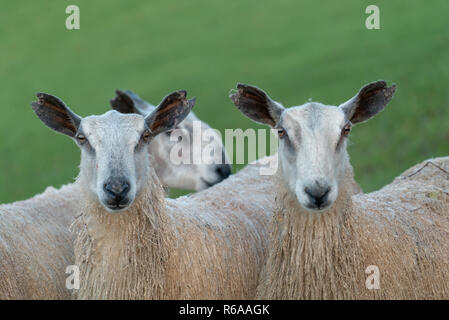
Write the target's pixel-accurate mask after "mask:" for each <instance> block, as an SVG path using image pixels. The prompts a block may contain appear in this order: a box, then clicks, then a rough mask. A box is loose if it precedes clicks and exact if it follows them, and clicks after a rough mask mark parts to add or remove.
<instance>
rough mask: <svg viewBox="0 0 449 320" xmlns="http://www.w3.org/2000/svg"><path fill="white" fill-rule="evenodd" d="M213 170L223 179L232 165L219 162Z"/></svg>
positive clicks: (229, 173)
mask: <svg viewBox="0 0 449 320" xmlns="http://www.w3.org/2000/svg"><path fill="white" fill-rule="evenodd" d="M215 171H216V172H217V174H218V175H219V176H220V178H221V179H222V180H224V179H226V178H227V177H229V176H230V175H231V172H232V167H231V165H229V164H220V165H217V167H216V168H215Z"/></svg>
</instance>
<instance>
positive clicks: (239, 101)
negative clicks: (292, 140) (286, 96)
mask: <svg viewBox="0 0 449 320" xmlns="http://www.w3.org/2000/svg"><path fill="white" fill-rule="evenodd" d="M229 98H231V100H232V102H233V103H234V104H235V105H236V107H237V108H238V109H239V110H240V111H241V112H242V113H243V114H244V115H245V116H247V117H248V118H250V119H251V120H254V121H256V122H258V123H262V124H267V125H269V126H270V127H272V128H274V127H275V126H276V125H277V123H278V122H279V119H280V117H281V114H282V112H283V111H284V109H285V108H284V107H283V106H282V105H281V104H280V103H279V102H276V101H274V100H272V99H271V98H270V97H269V96H268V94H266V93H265V92H264V91H263V90H261V89H259V88H257V87H254V86H251V85H247V84H241V83H239V84H237V92H233V93H232V94H231V95H230V96H229Z"/></svg>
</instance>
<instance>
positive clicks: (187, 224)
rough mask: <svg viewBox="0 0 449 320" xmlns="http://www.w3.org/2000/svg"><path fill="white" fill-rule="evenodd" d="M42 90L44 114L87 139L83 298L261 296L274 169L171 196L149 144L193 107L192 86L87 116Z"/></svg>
mask: <svg viewBox="0 0 449 320" xmlns="http://www.w3.org/2000/svg"><path fill="white" fill-rule="evenodd" d="M38 98H39V101H38V102H36V103H33V109H34V111H35V112H36V114H37V115H38V116H39V118H40V119H41V120H42V121H43V122H44V123H45V124H46V125H47V126H49V127H50V128H52V129H54V130H56V131H58V132H61V133H65V134H67V135H69V136H70V137H72V138H73V139H74V140H75V141H76V143H77V145H78V146H79V147H80V148H81V164H80V174H79V177H78V181H77V183H78V184H79V185H80V191H81V193H82V198H81V199H82V201H81V203H82V206H81V208H80V216H79V218H78V219H77V221H76V224H75V225H74V230H75V231H76V233H77V239H76V242H75V258H76V265H77V266H79V268H80V289H79V290H78V291H77V293H76V296H77V297H78V298H81V299H133V298H138V299H150V298H153V299H156V298H167V299H170V298H171V299H175V298H177V299H201V298H203V299H245V298H253V297H254V294H255V290H256V286H257V283H258V276H259V272H260V270H261V267H262V265H263V262H264V261H265V257H266V244H267V238H268V234H267V227H268V221H269V219H270V213H269V212H270V211H271V210H270V208H272V206H273V203H274V198H273V197H271V196H270V195H271V194H273V193H272V192H270V188H269V186H270V185H271V184H269V183H267V181H269V180H270V178H269V177H264V176H259V175H257V174H255V172H254V170H255V168H256V167H249V168H247V169H246V170H242V171H241V172H240V173H239V175H235V176H233V177H230V178H228V179H227V180H225V181H224V182H223V183H221V184H219V185H216V186H214V187H212V188H210V189H208V190H205V191H202V192H200V193H198V194H194V195H192V196H189V197H188V196H185V197H181V198H178V199H165V198H164V190H163V188H162V186H161V184H160V183H159V180H158V178H157V176H156V175H155V173H154V169H153V168H152V166H151V159H150V157H149V156H148V148H147V147H146V146H147V145H148V144H149V143H150V142H151V140H152V139H154V138H155V137H156V136H157V135H158V134H162V132H164V131H167V130H172V129H173V128H175V127H176V126H177V124H178V123H179V122H181V121H182V120H183V119H184V118H185V117H186V116H187V114H188V113H189V112H190V110H191V108H192V106H193V103H192V101H188V100H187V99H186V92H185V91H177V92H174V93H172V94H170V95H168V96H167V97H166V98H165V99H164V100H163V102H162V103H161V104H160V105H159V106H158V108H156V109H155V110H154V111H153V112H151V113H150V114H149V115H148V116H146V117H145V118H144V117H142V116H141V115H138V114H122V113H119V112H116V111H109V112H107V113H105V114H103V115H101V116H89V117H86V118H83V119H81V118H80V117H79V116H77V115H76V114H74V113H73V112H72V111H71V110H70V109H69V108H68V107H66V106H65V104H64V103H63V102H62V101H61V100H59V99H58V98H56V97H54V96H50V95H47V94H38ZM256 170H257V168H256ZM255 181H257V183H255ZM239 184H241V186H240V187H238V185H239ZM256 190H257V191H258V192H259V196H258V195H257V192H255V191H256ZM249 199H251V201H249Z"/></svg>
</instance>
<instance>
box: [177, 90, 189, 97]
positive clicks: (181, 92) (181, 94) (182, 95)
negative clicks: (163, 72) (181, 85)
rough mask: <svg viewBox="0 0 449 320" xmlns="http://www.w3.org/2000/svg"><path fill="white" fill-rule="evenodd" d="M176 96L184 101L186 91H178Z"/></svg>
mask: <svg viewBox="0 0 449 320" xmlns="http://www.w3.org/2000/svg"><path fill="white" fill-rule="evenodd" d="M176 94H177V95H178V96H177V97H178V98H179V99H184V98H186V97H187V90H178V91H176Z"/></svg>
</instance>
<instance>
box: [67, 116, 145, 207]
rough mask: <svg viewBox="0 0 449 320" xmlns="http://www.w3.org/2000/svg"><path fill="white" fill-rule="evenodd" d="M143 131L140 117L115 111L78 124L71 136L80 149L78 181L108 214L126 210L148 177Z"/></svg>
mask: <svg viewBox="0 0 449 320" xmlns="http://www.w3.org/2000/svg"><path fill="white" fill-rule="evenodd" d="M144 131H145V121H144V118H143V117H142V116H139V115H134V114H126V115H125V114H121V113H119V112H117V111H109V112H107V113H105V114H103V115H101V116H89V117H86V118H84V119H83V120H82V121H81V124H80V127H79V129H78V133H77V134H76V136H75V140H76V141H77V144H78V145H79V146H80V148H81V165H80V179H81V181H82V182H83V184H84V186H86V187H87V189H88V190H89V192H90V193H91V195H92V196H94V197H95V198H98V201H99V202H100V203H101V204H102V205H103V206H104V207H105V208H106V209H107V210H108V211H110V212H119V211H121V210H124V209H126V208H128V207H129V206H130V205H131V203H132V202H133V200H134V198H135V196H136V194H137V193H138V192H139V191H140V190H141V186H142V182H143V181H145V180H144V179H146V178H147V177H148V170H149V168H150V163H149V159H150V158H149V156H148V148H147V146H148V143H149V140H148V137H146V138H145V135H144ZM80 137H81V139H79V138H80Z"/></svg>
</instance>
